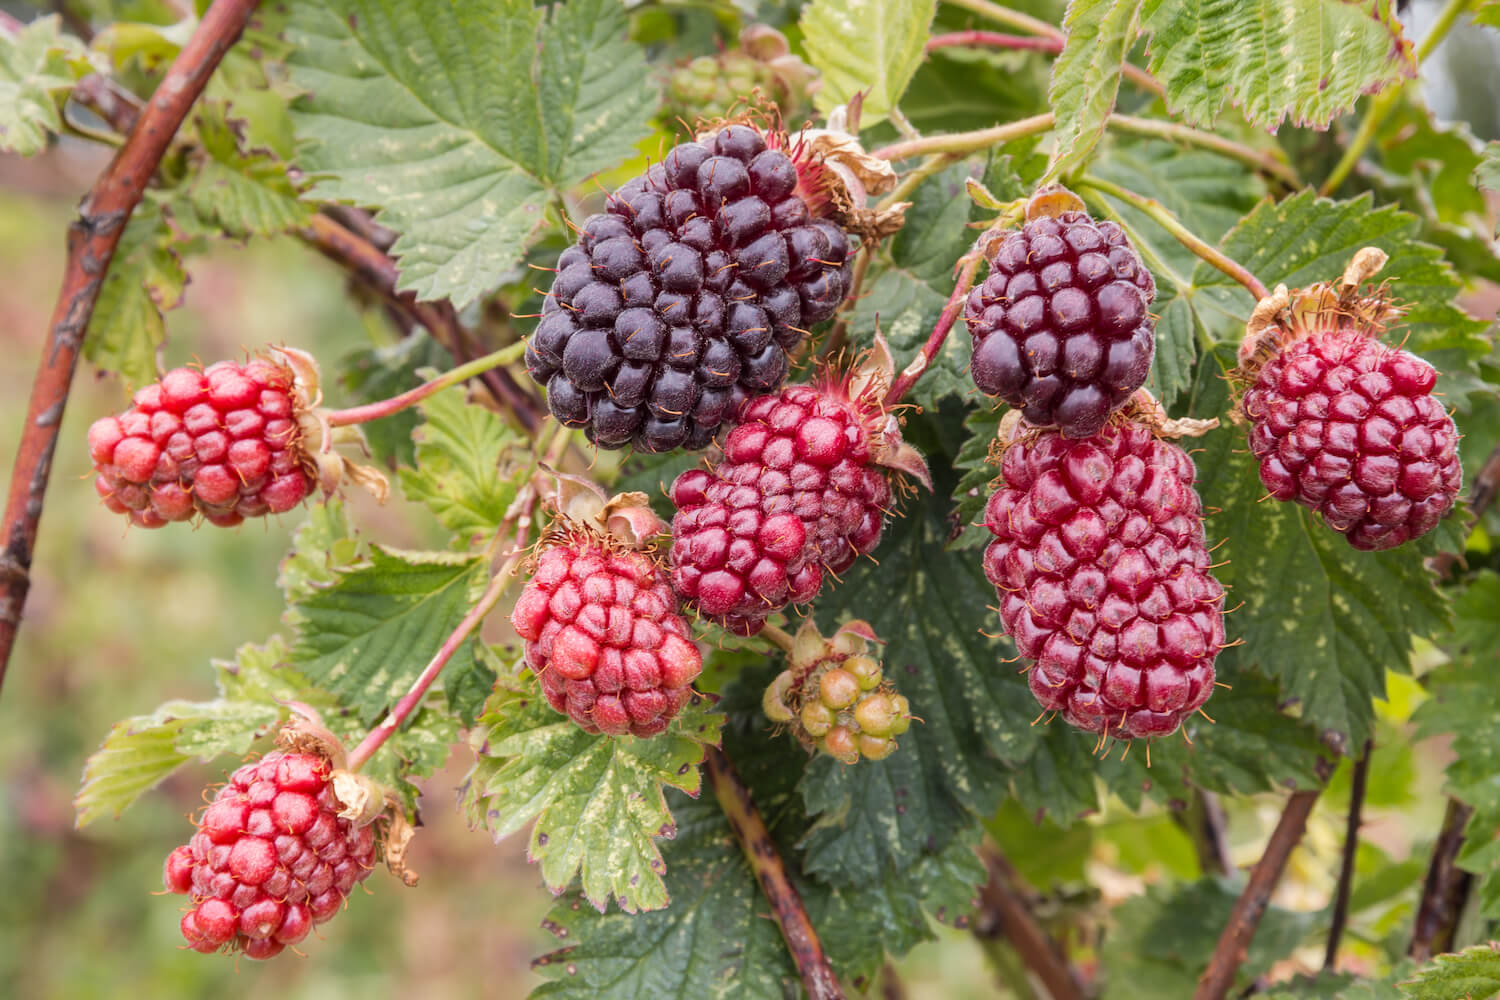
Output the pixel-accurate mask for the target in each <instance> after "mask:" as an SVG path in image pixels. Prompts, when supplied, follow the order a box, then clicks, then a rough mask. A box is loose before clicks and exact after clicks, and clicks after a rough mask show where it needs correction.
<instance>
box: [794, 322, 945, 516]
mask: <svg viewBox="0 0 1500 1000" xmlns="http://www.w3.org/2000/svg"><path fill="white" fill-rule="evenodd" d="M895 373H896V360H895V358H894V356H893V355H892V354H891V345H890V344H889V343H887V341H886V339H885V335H884V334H883V333H881V332H880V327H879V325H878V324H877V325H876V327H875V340H874V345H873V346H872V347H870V348H869V349H868V350H866V351H863V352H861V353H860V354H858V355H856V356H855V358H854V361H853V363H852V364H851V365H849V366H848V367H847V368H844V369H842V370H840V369H839V368H838V367H837V366H835V365H833V364H828V365H825V366H824V367H823V368H822V369H821V371H820V372H819V373H818V378H819V379H821V380H822V381H824V382H825V383H827V384H830V385H832V384H836V383H838V382H843V384H844V387H845V389H844V391H845V392H846V393H847V394H848V397H849V399H850V400H851V401H852V402H853V403H854V404H855V406H856V407H857V408H858V409H859V410H860V412H862V413H866V412H867V413H871V414H874V415H875V417H874V419H872V420H871V421H870V422H869V424H868V426H867V430H868V432H869V435H870V457H871V460H872V461H874V462H875V464H876V465H879V466H882V467H883V468H887V469H890V470H891V471H893V472H897V473H900V474H901V475H903V476H910V477H911V478H912V479H915V480H916V481H917V482H919V483H921V484H922V485H923V486H925V487H927V489H928V490H931V489H932V473H931V472H930V471H929V470H928V468H927V460H926V459H925V458H923V457H922V453H921V452H919V451H918V450H917V449H916V448H914V447H912V446H911V445H910V444H907V443H906V441H905V440H904V439H903V438H902V436H901V422H900V420H899V418H898V417H897V414H896V411H894V410H892V411H887V410H886V409H885V396H886V392H887V391H888V390H889V389H890V386H891V382H892V381H893V380H894V379H895ZM898 409H899V408H898Z"/></svg>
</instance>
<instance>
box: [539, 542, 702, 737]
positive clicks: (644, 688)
mask: <svg viewBox="0 0 1500 1000" xmlns="http://www.w3.org/2000/svg"><path fill="white" fill-rule="evenodd" d="M511 624H512V625H513V626H514V627H515V630H516V634H517V635H519V636H520V637H521V638H522V639H524V640H525V641H526V665H527V666H529V667H530V668H531V670H532V672H533V673H535V674H536V675H537V676H538V677H539V678H541V681H542V692H543V693H544V694H545V695H546V696H547V701H548V703H549V704H550V705H551V706H552V707H553V708H555V709H556V710H557V711H559V712H562V713H564V714H566V715H567V716H568V717H570V718H571V719H572V720H573V721H574V722H576V723H577V724H578V725H579V726H581V727H582V728H583V729H584V730H586V731H587V732H590V733H609V734H611V735H617V736H619V735H626V734H629V735H632V736H652V735H655V734H656V733H659V732H661V731H663V730H664V729H666V728H667V725H668V723H670V722H671V721H672V718H673V717H674V716H675V715H676V714H677V713H678V712H679V711H681V710H682V707H683V706H684V705H686V704H687V702H688V699H689V698H691V697H692V693H693V692H692V683H693V681H694V680H696V679H697V677H698V674H699V673H700V672H701V671H702V669H703V655H702V654H701V653H700V652H699V651H698V647H697V646H696V645H694V644H693V641H692V637H691V635H690V634H689V632H688V627H687V622H685V621H684V620H683V618H682V616H681V615H680V614H678V613H677V597H676V595H674V594H673V593H672V588H671V587H670V586H669V585H668V583H667V576H666V573H665V572H663V571H662V570H661V569H659V568H658V567H657V565H656V563H655V561H654V559H653V558H652V556H651V554H650V553H649V552H646V551H632V550H628V549H625V548H623V547H622V546H620V545H618V544H616V543H614V542H613V541H612V540H607V539H606V538H605V536H603V535H600V534H598V533H597V532H594V531H592V530H589V529H584V528H577V527H575V528H573V529H570V530H565V531H563V532H561V533H559V534H558V535H557V536H556V537H555V538H553V540H552V541H551V542H550V543H549V544H548V545H547V547H546V548H545V549H544V551H543V552H542V554H541V556H540V557H539V558H538V560H537V566H536V573H535V574H534V575H533V576H532V578H531V579H530V580H529V581H528V582H527V584H526V587H525V589H523V590H522V591H521V596H520V598H519V599H518V600H517V601H516V607H515V610H514V611H513V612H512V613H511Z"/></svg>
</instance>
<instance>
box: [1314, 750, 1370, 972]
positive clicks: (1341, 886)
mask: <svg viewBox="0 0 1500 1000" xmlns="http://www.w3.org/2000/svg"><path fill="white" fill-rule="evenodd" d="M1370 750H1371V744H1370V741H1369V740H1365V749H1364V752H1363V753H1361V754H1360V755H1359V760H1357V761H1355V762H1354V773H1353V774H1352V775H1350V782H1349V816H1348V821H1347V822H1346V824H1345V826H1344V849H1343V857H1342V859H1341V861H1340V864H1339V881H1338V888H1337V889H1336V890H1335V891H1334V896H1333V922H1332V923H1331V924H1330V925H1329V927H1328V948H1327V949H1326V950H1325V951H1324V953H1323V968H1325V969H1330V970H1332V969H1333V968H1335V966H1336V963H1337V962H1338V957H1339V940H1340V939H1341V938H1342V937H1343V936H1344V926H1345V924H1347V923H1348V921H1349V894H1350V892H1351V891H1352V890H1353V888H1354V855H1355V853H1356V852H1357V851H1358V850H1359V827H1360V817H1361V814H1362V813H1363V811H1364V805H1365V788H1366V786H1367V785H1368V784H1369V781H1370Z"/></svg>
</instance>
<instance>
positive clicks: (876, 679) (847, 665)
mask: <svg viewBox="0 0 1500 1000" xmlns="http://www.w3.org/2000/svg"><path fill="white" fill-rule="evenodd" d="M844 669H845V670H847V671H849V672H850V673H851V674H853V675H854V679H855V680H857V681H859V689H860V690H861V691H873V690H875V689H876V688H878V687H879V686H880V681H881V671H880V661H879V660H877V659H875V658H874V657H873V656H851V657H849V659H847V660H845V661H844Z"/></svg>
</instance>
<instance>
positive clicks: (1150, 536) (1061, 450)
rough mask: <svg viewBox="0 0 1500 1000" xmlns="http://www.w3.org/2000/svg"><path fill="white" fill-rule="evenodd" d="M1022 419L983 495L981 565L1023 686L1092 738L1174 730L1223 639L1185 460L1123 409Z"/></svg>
mask: <svg viewBox="0 0 1500 1000" xmlns="http://www.w3.org/2000/svg"><path fill="white" fill-rule="evenodd" d="M1021 427H1022V432H1021V433H1020V434H1019V435H1018V436H1017V437H1016V438H1015V439H1014V440H1013V441H1012V442H1011V443H1010V444H1009V446H1008V447H1007V448H1006V450H1005V454H1004V458H1003V460H1002V463H1001V475H1002V477H1003V485H1002V486H1000V487H999V488H998V489H997V490H996V491H995V493H994V494H993V495H992V496H991V497H990V500H989V503H988V505H987V506H986V508H985V526H986V527H987V528H989V530H990V533H991V534H993V535H994V536H995V537H994V540H993V541H991V542H990V544H989V546H988V547H987V548H986V549H985V553H984V572H985V576H986V577H987V578H988V579H989V581H990V582H991V583H992V584H994V585H995V590H996V594H997V595H998V597H999V598H1000V619H1001V621H1002V622H1003V623H1004V625H1005V631H1006V632H1007V633H1008V634H1009V635H1010V636H1011V638H1012V639H1014V640H1015V644H1016V649H1017V650H1018V651H1019V652H1020V654H1021V657H1022V658H1023V660H1025V661H1028V662H1029V663H1030V667H1029V669H1028V681H1029V683H1030V687H1031V693H1032V694H1033V695H1035V696H1036V699H1037V702H1038V703H1039V704H1040V705H1041V707H1042V709H1043V711H1044V712H1060V713H1062V716H1063V718H1064V719H1065V720H1066V721H1067V722H1068V723H1069V724H1070V725H1073V726H1076V727H1078V728H1079V729H1083V730H1086V731H1087V732H1090V733H1096V734H1098V735H1099V736H1100V738H1101V740H1102V739H1104V738H1107V737H1115V738H1118V739H1127V740H1128V739H1132V738H1136V737H1160V736H1166V735H1168V734H1170V733H1173V732H1175V731H1176V730H1177V728H1178V727H1179V726H1180V725H1181V724H1182V721H1183V719H1184V718H1186V717H1187V716H1188V715H1189V714H1190V713H1192V712H1193V711H1195V710H1197V709H1198V708H1199V707H1201V706H1202V705H1203V703H1204V702H1205V701H1207V700H1208V697H1209V695H1210V694H1211V693H1212V692H1213V688H1214V660H1215V658H1216V657H1217V656H1218V653H1219V650H1220V648H1221V647H1222V646H1223V644H1224V611H1223V598H1224V589H1223V587H1222V586H1220V584H1219V582H1218V581H1217V580H1215V579H1214V577H1213V574H1212V572H1211V570H1210V563H1211V558H1210V556H1209V552H1208V546H1207V545H1206V543H1205V538H1204V531H1203V517H1202V504H1201V502H1200V500H1199V498H1198V494H1197V491H1196V490H1195V489H1194V488H1193V481H1194V478H1195V474H1196V473H1195V470H1194V468H1193V463H1192V460H1191V459H1189V458H1188V456H1187V453H1186V452H1184V451H1183V450H1182V449H1181V448H1179V447H1178V446H1177V445H1175V444H1172V443H1170V442H1168V441H1165V440H1162V439H1159V438H1157V437H1156V436H1155V435H1154V434H1153V433H1152V431H1151V430H1150V429H1148V428H1147V427H1145V426H1143V425H1141V424H1138V423H1133V422H1125V421H1115V422H1111V423H1110V424H1109V425H1107V426H1106V427H1105V429H1104V430H1103V431H1102V432H1101V433H1100V434H1099V435H1097V436H1096V437H1092V438H1087V439H1083V440H1070V439H1067V438H1064V437H1063V436H1062V435H1061V434H1059V433H1058V432H1057V431H1056V430H1040V431H1038V430H1033V429H1026V427H1025V424H1022V425H1021Z"/></svg>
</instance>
